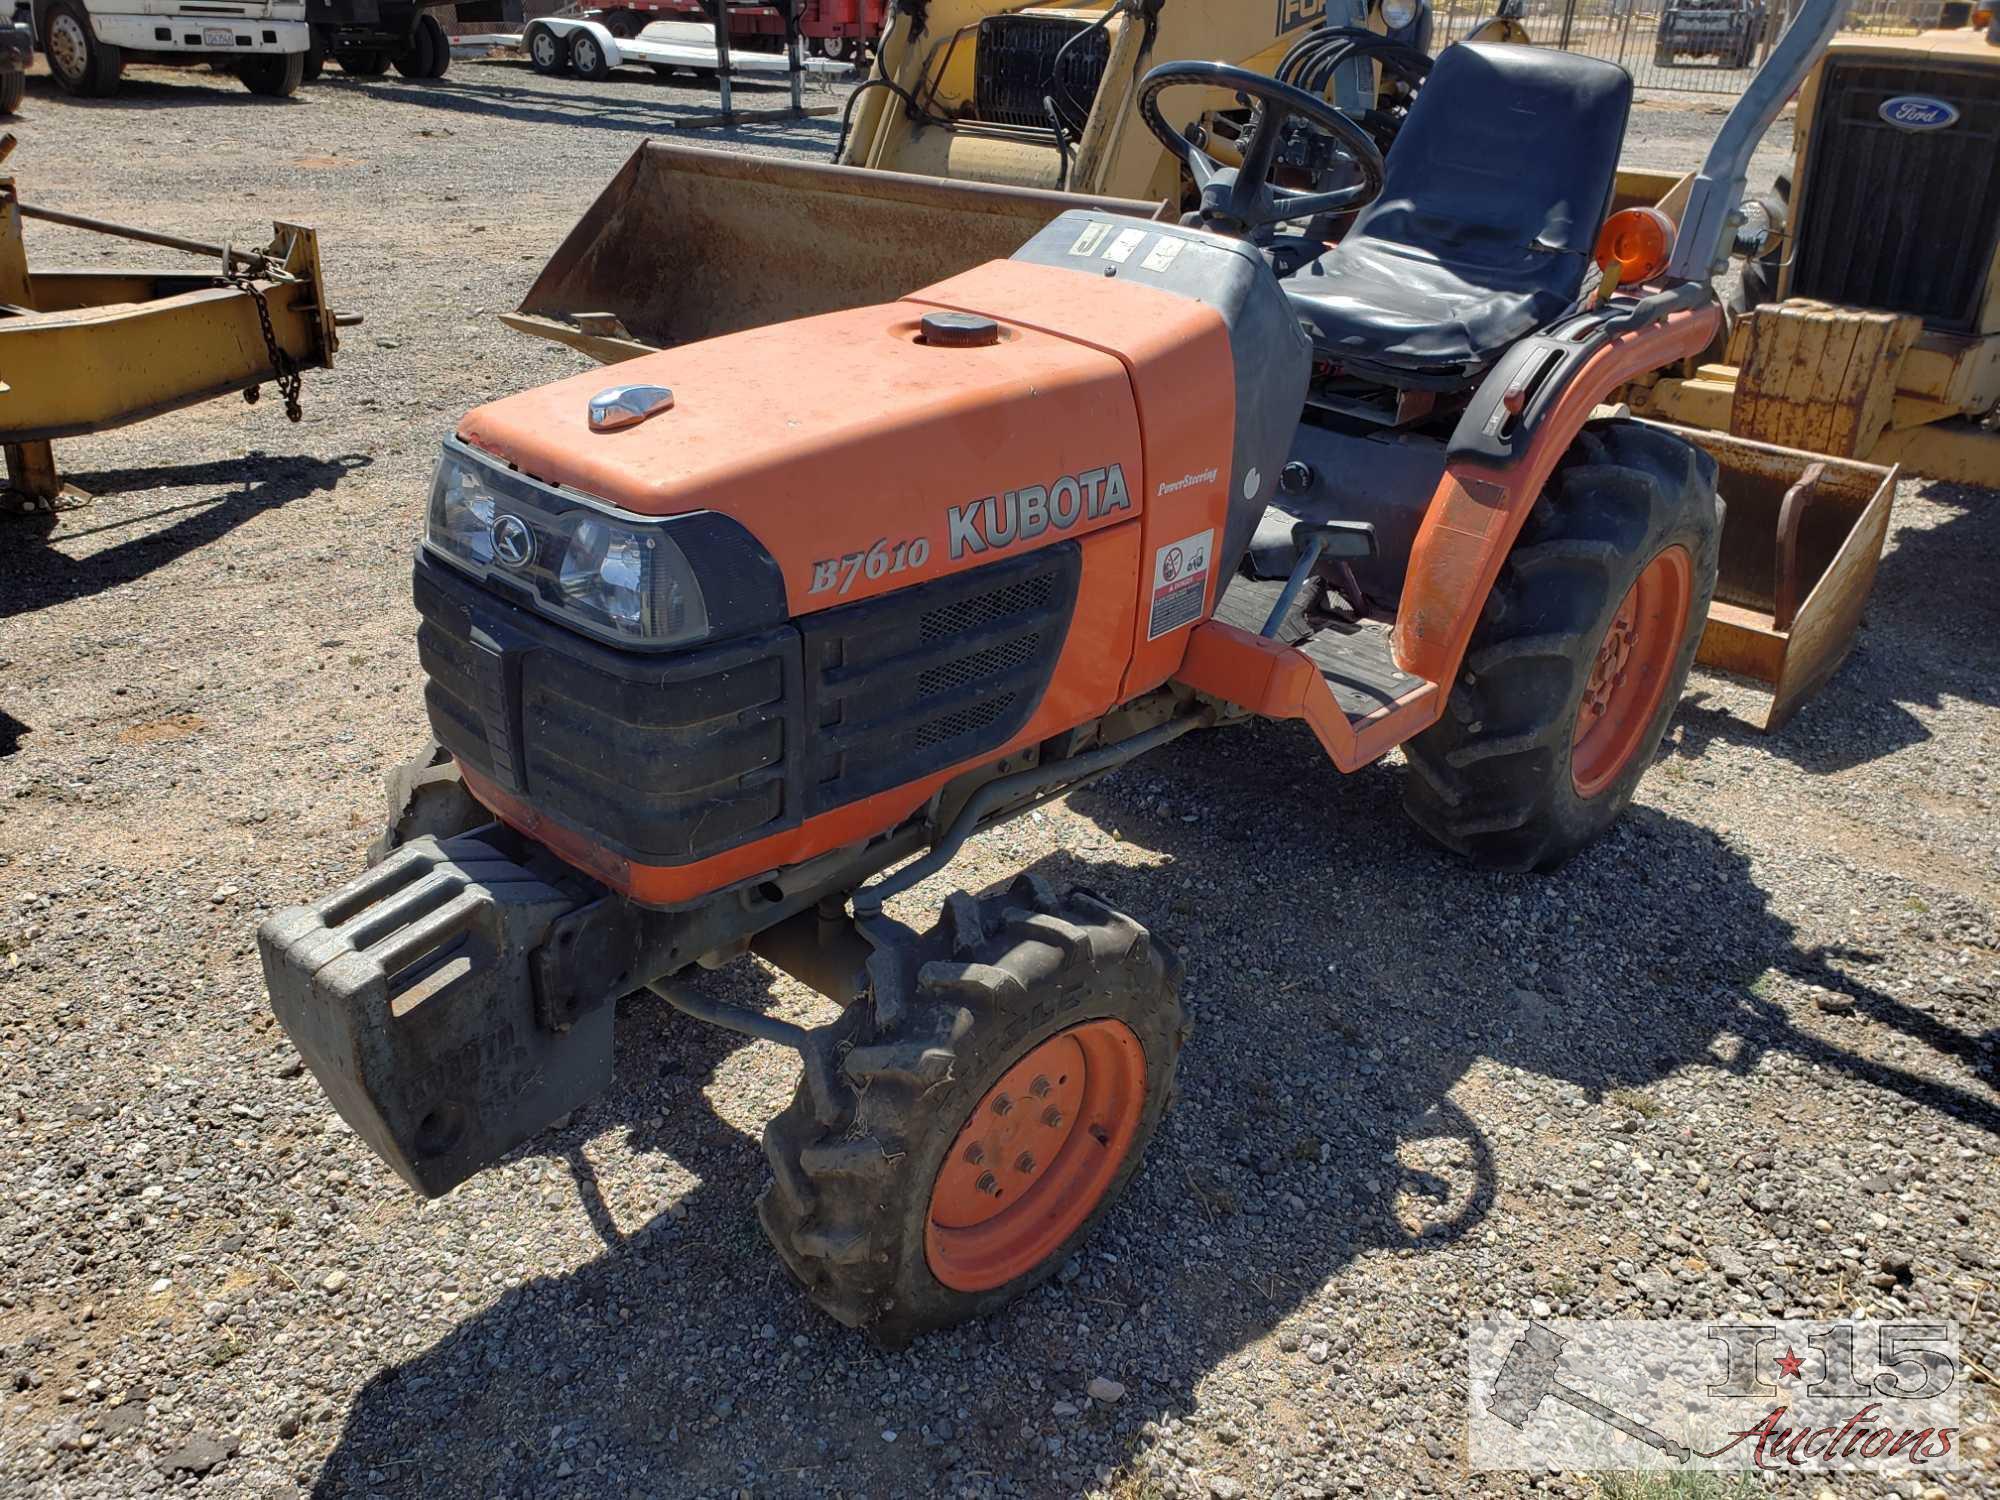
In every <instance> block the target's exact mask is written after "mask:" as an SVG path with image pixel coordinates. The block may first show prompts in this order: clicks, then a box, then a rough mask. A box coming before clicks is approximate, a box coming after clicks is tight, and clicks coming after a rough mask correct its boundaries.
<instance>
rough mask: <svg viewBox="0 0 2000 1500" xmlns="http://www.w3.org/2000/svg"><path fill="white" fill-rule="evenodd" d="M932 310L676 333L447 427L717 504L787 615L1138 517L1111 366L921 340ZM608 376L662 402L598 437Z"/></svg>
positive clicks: (1052, 353) (523, 465)
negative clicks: (596, 416) (772, 565)
mask: <svg viewBox="0 0 2000 1500" xmlns="http://www.w3.org/2000/svg"><path fill="white" fill-rule="evenodd" d="M936 312H937V309H936V307H935V305H934V304H929V303H917V302H914V301H911V302H898V303H889V304H886V305H882V306H877V307H865V308H856V309H852V310H849V311H845V312H836V313H828V314H826V315H824V316H821V317H815V318H806V319H802V320H799V321H797V322H792V323H783V324H778V325H775V326H772V327H768V328H760V329H753V330H750V331H747V332H742V333H734V334H728V335H725V336H723V337H721V338H715V339H708V340H705V341H703V342H700V343H695V344H688V345H684V346H682V347H680V348H678V349H673V350H668V351H664V352H662V353H659V354H654V355H648V356H646V357H644V358H641V359H636V360H631V361H627V362H625V363H623V364H620V365H619V366H618V367H617V369H616V371H615V372H612V371H605V370H590V371H588V372H586V373H584V374H581V375H578V376H575V377H573V378H571V379H568V380H563V381H558V382H557V383H555V384H553V385H549V386H544V387H541V388H539V389H537V390H533V391H526V392H523V393H522V394H520V395H516V396H509V397H506V398H505V399H503V400H500V401H495V402H492V403H491V404H489V405H486V406H482V407H479V408H478V409H477V410H475V411H473V412H472V413H471V414H470V415H469V416H467V417H466V419H465V421H464V423H463V424H462V425H461V428H460V435H461V436H462V437H463V438H464V440H465V441H466V442H468V443H470V444H471V445H473V446H474V447H477V448H479V449H482V450H484V451H485V452H487V453H490V454H492V455H494V456H495V457H497V458H500V459H503V460H505V461H506V462H507V463H509V464H511V465H513V466H514V467H515V468H517V469H519V470H521V471H522V472H523V473H524V474H526V475H528V476H529V477H531V478H533V479H537V480H540V481H542V482H543V483H545V484H553V485H559V486H562V487H563V488H566V489H569V490H572V491H575V492H578V493H580V494H583V495H586V496H589V497H591V498H593V499H596V500H599V501H602V502H606V503H608V504H610V505H613V506H616V507H618V508H619V509H621V510H624V511H627V512H630V513H633V514H636V515H642V516H673V515H682V514H686V513H689V512H697V511H711V512H719V513H721V514H723V515H726V516H728V517H729V518H731V519H732V520H734V521H736V522H738V523H740V524H741V525H742V526H743V527H744V528H745V529H746V530H748V531H749V532H750V534H751V535H752V536H753V537H754V538H755V539H756V540H757V542H758V543H760V544H761V545H762V546H763V547H764V548H765V549H766V550H767V551H768V552H769V553H770V554H771V556H772V557H773V558H775V559H776V560H777V562H778V565H779V567H780V569H781V570H782V572H783V574H784V579H785V587H786V594H787V598H788V602H789V605H790V608H791V611H792V612H793V613H794V614H799V613H804V612H807V611H809V610H816V609H822V608H826V607H828V606H831V605H836V604H844V603H848V602H851V601H853V600H856V599H862V598H867V597H869V596H871V595H875V594H880V593H886V592H888V591H890V590H892V589H896V588H902V587H907V586H908V585H910V584H912V583H916V582H920V581H923V580H925V579H928V578H932V577H937V576H942V575H944V574H949V573H953V572H958V571H961V570H963V569H966V568H970V567H975V566H977V565H979V564H981V563H984V562H991V561H993V560H995V558H996V556H997V555H1004V554H1006V553H1009V552H1011V551H1015V550H1020V549H1023V548H1026V547H1030V546H1035V545H1040V544H1042V543H1045V542H1053V541H1057V540H1060V539H1061V538H1063V537H1065V536H1076V535H1081V534H1083V533H1084V532H1087V531H1091V530H1095V529H1096V528H1098V527H1100V526H1105V525H1111V524H1115V523H1116V522H1119V521H1123V520H1130V519H1133V518H1134V517H1135V516H1136V515H1137V513H1138V510H1139V508H1140V497H1141V496H1142V495H1143V494H1144V493H1145V489H1144V482H1143V475H1142V472H1141V466H1142V457H1141V445H1140V430H1139V421H1138V416H1137V411H1136V405H1135V399H1134V396H1133V391H1132V385H1131V381H1130V378H1129V377H1128V375H1127V373H1126V369H1125V366H1124V364H1123V363H1122V362H1121V361H1120V360H1119V359H1118V358H1117V357H1116V356H1115V355H1112V354H1109V353H1106V352H1104V351H1103V350H1101V349H1097V348H1093V347H1090V346H1087V345H1085V344H1081V343H1077V342H1073V341H1071V340H1069V339H1064V338H1060V337H1057V336H1055V335H1052V334H1048V333H1044V332H1041V331H1038V330H1037V329H1034V328H1030V327H1025V326H1021V325H1018V324H1012V323H1009V322H1006V321H1004V320H1003V321H999V322H997V323H994V322H986V323H985V324H984V326H980V324H981V320H978V319H966V320H961V321H962V322H963V323H964V325H965V326H961V327H955V328H952V329H949V330H946V331H941V332H939V333H938V334H937V337H936V338H935V339H933V338H929V337H927V336H926V335H925V332H924V326H923V319H924V318H925V315H926V314H934V313H936ZM947 336H948V337H950V338H951V339H952V340H953V342H951V343H945V342H941V341H939V340H942V339H943V338H944V337H947ZM618 385H652V386H662V387H666V388H668V389H670V390H671V391H672V393H673V399H672V405H671V406H670V407H667V408H666V409H663V410H660V411H658V412H657V414H655V415H653V416H650V417H647V418H645V419H644V420H641V421H639V422H637V423H636V424H634V425H631V426H627V427H623V428H620V429H617V430H610V431H598V430H594V429H593V427H592V425H591V419H590V407H591V403H592V400H593V398H594V397H597V396H598V395H599V394H600V393H602V392H604V391H605V390H606V389H607V388H608V387H613V386H618ZM690 561H691V563H692V564H693V567H694V569H695V571H696V573H697V574H699V573H700V571H701V568H702V560H701V559H700V558H699V557H695V558H691V559H690Z"/></svg>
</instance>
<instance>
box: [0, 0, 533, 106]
mask: <svg viewBox="0 0 2000 1500" xmlns="http://www.w3.org/2000/svg"><path fill="white" fill-rule="evenodd" d="M441 3H442V0H433V3H430V4H425V3H423V0H22V3H21V4H20V5H19V6H18V8H17V15H16V19H18V20H29V21H31V22H32V24H33V26H34V33H35V42H36V45H37V46H39V47H40V48H41V50H42V54H43V56H44V57H46V58H47V59H48V64H49V72H50V73H51V74H52V75H53V76H54V78H55V80H56V82H57V83H58V84H60V85H61V86H62V87H63V88H64V89H66V90H68V91H69V92H70V93H72V94H79V95H84V96H86V97H95V98H102V97H105V96H107V95H110V94H114V93H116V92H117V91H118V79H119V75H120V74H121V73H122V72H123V71H124V68H125V61H126V59H127V58H133V59H136V60H143V61H145V62H149V63H156V64H168V65H172V64H186V65H191V66H198V65H211V64H212V65H216V66H220V67H222V68H224V69H225V70H227V71H228V72H231V73H234V74H235V75H236V76H237V77H238V78H239V79H241V80H242V81H243V86H244V87H245V88H247V89H249V90H250V92H251V93H253V94H267V95H272V96H276V97H280V98H282V97H284V96H286V95H289V94H292V93H295V92H297V90H298V87H299V85H300V84H301V83H304V82H306V81H307V80H309V79H312V78H316V77H317V76H318V75H319V71H320V68H321V67H322V65H323V64H324V63H325V61H326V60H327V59H328V58H331V59H332V60H333V61H334V62H335V63H337V64H338V65H339V66H340V68H341V70H342V71H343V72H347V73H352V74H355V75H357V76H359V77H363V78H371V77H375V76H377V75H379V74H382V73H385V72H387V71H388V69H389V68H390V67H391V66H392V65H393V66H394V67H395V69H396V71H397V72H399V73H401V74H402V75H403V76H404V77H406V78H441V77H443V76H444V71H445V69H446V68H447V67H448V66H449V65H450V63H451V43H450V41H449V39H448V38H447V37H446V36H445V30H444V27H443V26H442V25H441V24H440V23H439V21H438V18H437V16H436V14H435V11H436V10H437V9H438V8H439V7H440V5H441ZM457 11H458V15H459V17H460V19H462V20H494V21H505V20H519V19H520V15H521V0H466V3H461V4H460V5H459V6H458V7H457Z"/></svg>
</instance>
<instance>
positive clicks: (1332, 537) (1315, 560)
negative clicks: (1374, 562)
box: [1259, 521, 1376, 640]
mask: <svg viewBox="0 0 2000 1500" xmlns="http://www.w3.org/2000/svg"><path fill="white" fill-rule="evenodd" d="M1292 545H1293V546H1295V547H1296V546H1301V545H1302V546H1304V548H1305V551H1304V553H1303V554H1301V555H1300V557H1299V562H1298V566H1297V567H1295V568H1293V569H1292V576H1291V577H1290V578H1287V579H1286V580H1285V587H1284V590H1283V592H1281V593H1280V594H1279V595H1278V602H1277V603H1276V604H1274V605H1272V606H1271V618H1270V619H1268V620H1266V621H1265V622H1264V628H1263V630H1262V631H1260V632H1259V634H1261V635H1263V636H1264V637H1265V639H1267V640H1268V639H1270V638H1271V637H1273V636H1275V635H1277V633H1278V627H1279V626H1280V625H1282V624H1283V623H1284V620H1285V616H1286V615H1287V614H1288V613H1290V612H1291V608H1292V604H1293V601H1295V600H1296V599H1297V598H1298V597H1299V590H1300V589H1302V588H1304V587H1305V586H1306V580H1307V579H1308V578H1310V577H1312V575H1313V569H1314V568H1316V567H1318V566H1319V560H1320V558H1322V557H1339V558H1367V557H1373V556H1375V551H1376V548H1375V527H1374V524H1373V523H1372V522H1368V521H1301V522H1299V524H1298V525H1296V526H1294V527H1293V528H1292Z"/></svg>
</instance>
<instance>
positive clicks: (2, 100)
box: [0, 73, 28, 115]
mask: <svg viewBox="0 0 2000 1500" xmlns="http://www.w3.org/2000/svg"><path fill="white" fill-rule="evenodd" d="M27 96H28V75H27V74H26V73H0V115H11V114H13V113H15V112H16V111H18V110H19V109H20V107H21V101H22V100H23V99H25V98H26V97H27Z"/></svg>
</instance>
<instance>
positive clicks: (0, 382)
mask: <svg viewBox="0 0 2000 1500" xmlns="http://www.w3.org/2000/svg"><path fill="white" fill-rule="evenodd" d="M13 146H14V138H13V137H12V136H0V160H5V158H6V157H7V155H8V153H9V152H11V151H12V150H13ZM24 218H26V219H40V220H42V221H44V222H47V223H52V224H61V225H66V226H68V227H70V228H72V229H81V230H87V231H90V232H93V233H98V234H107V235H112V236H115V237H117V238H120V239H126V240H133V241H136V242H138V243H141V244H145V245H151V246H154V247H156V248H160V249H168V250H176V251H180V252H183V253H186V254H189V255H196V256H201V257H204V258H207V259H209V260H210V261H212V264H211V265H210V266H209V267H207V268H205V269H189V270H181V271H164V270H154V269H133V268H127V269H91V270H49V269H46V268H42V269H32V270H31V269H30V267H29V265H28V256H27V250H26V246H25V244H24V242H23V239H22V234H21V221H22V220H23V219H24ZM272 227H273V231H274V237H273V239H272V241H271V243H270V244H269V245H267V246H265V247H264V248H263V249H262V250H254V251H251V250H236V249H232V248H230V247H228V246H226V245H213V244H208V243H205V242H203V241H199V240H190V239H183V238H181V237H180V236H178V235H169V234H158V233H155V232H153V231H151V230H145V229H134V228H131V227H129V226H127V225H122V224H108V223H105V222H103V221H102V220H98V219H90V218H85V217H82V216H81V215H77V214H68V213H59V212H57V211H55V210H53V209H45V208H37V207H35V206H33V205H31V204H26V203H23V202H22V201H21V198H20V195H19V193H18V192H17V191H16V189H15V186H14V179H13V178H12V177H0V447H4V449H5V452H6V461H7V481H6V488H5V491H4V494H0V509H14V510H24V509H25V510H49V509H57V508H60V507H62V506H63V505H64V504H66V503H75V502H77V501H80V500H81V499H83V498H85V497H84V496H82V495H81V494H80V493H79V492H78V491H76V490H75V489H73V488H72V487H70V486H67V485H65V484H64V483H63V481H62V476H61V474H60V473H59V472H58V471H57V468H56V461H55V452H54V448H53V446H52V445H53V443H54V441H55V440H56V439H58V438H67V437H79V436H82V435H83V434H86V433H93V432H108V431H110V430H111V429H113V428H117V427H124V426H128V425H129V424H131V423H133V422H137V421H140V420H142V419H144V418H146V417H152V416H158V415H159V414H160V413H162V412H169V411H177V410H179V409H180V408H181V407H184V406H192V405H194V404H195V403H196V402H199V401H207V400H211V399H213V398H215V397H218V396H227V395H232V394H236V393H239V392H240V393H241V394H242V395H243V396H244V397H245V399H247V400H253V401H254V400H255V399H256V398H257V393H258V392H259V390H260V389H261V388H262V387H263V386H264V385H266V384H271V385H275V386H277V388H278V391H279V393H280V395H281V397H282V398H283V400H284V403H285V407H286V414H287V415H288V416H290V417H291V418H292V420H294V421H297V420H298V415H297V413H298V397H299V381H300V377H301V375H302V374H303V372H305V371H306V370H312V369H324V368H326V367H327V366H328V365H330V364H331V363H332V362H333V353H334V350H335V348H336V347H338V340H337V339H336V337H335V334H334V329H335V325H336V324H337V323H342V322H347V321H359V320H358V319H353V320H349V319H339V318H336V317H335V316H334V313H333V309H332V308H331V307H330V306H329V305H328V304H327V299H326V291H325V285H324V282H323V281H322V279H321V275H320V265H319V240H318V237H317V236H316V235H315V234H314V233H313V231H312V230H310V229H306V228H302V227H300V226H299V225H296V224H277V225H274V226H272Z"/></svg>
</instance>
